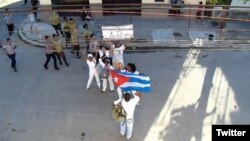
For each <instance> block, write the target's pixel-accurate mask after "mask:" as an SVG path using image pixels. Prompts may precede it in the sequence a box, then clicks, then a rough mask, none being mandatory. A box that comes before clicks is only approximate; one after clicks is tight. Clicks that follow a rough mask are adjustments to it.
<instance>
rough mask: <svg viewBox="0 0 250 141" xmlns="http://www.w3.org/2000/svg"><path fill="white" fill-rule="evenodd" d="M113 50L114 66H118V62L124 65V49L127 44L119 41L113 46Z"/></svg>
mask: <svg viewBox="0 0 250 141" xmlns="http://www.w3.org/2000/svg"><path fill="white" fill-rule="evenodd" d="M111 48H112V49H111V50H112V55H113V57H112V61H113V66H115V67H116V66H117V64H118V63H121V64H122V66H124V61H123V51H124V49H125V48H126V47H125V45H123V44H121V43H119V44H116V45H115V46H114V45H112V46H111Z"/></svg>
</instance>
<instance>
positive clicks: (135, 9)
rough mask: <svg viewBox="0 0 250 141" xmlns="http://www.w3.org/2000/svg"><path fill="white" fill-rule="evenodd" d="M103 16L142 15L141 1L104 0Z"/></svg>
mask: <svg viewBox="0 0 250 141" xmlns="http://www.w3.org/2000/svg"><path fill="white" fill-rule="evenodd" d="M102 4H103V5H102V7H103V15H114V14H126V15H130V14H132V15H141V0H102Z"/></svg>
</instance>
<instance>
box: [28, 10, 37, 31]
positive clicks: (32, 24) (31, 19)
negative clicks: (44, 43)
mask: <svg viewBox="0 0 250 141" xmlns="http://www.w3.org/2000/svg"><path fill="white" fill-rule="evenodd" d="M27 21H28V22H29V23H30V32H31V33H33V31H34V28H35V32H38V28H37V24H36V18H35V15H34V13H33V10H31V11H30V13H29V14H28V17H27Z"/></svg>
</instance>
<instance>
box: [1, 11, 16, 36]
mask: <svg viewBox="0 0 250 141" xmlns="http://www.w3.org/2000/svg"><path fill="white" fill-rule="evenodd" d="M4 22H5V24H6V25H7V29H8V32H9V35H10V36H11V35H12V34H13V33H14V28H15V27H14V24H13V17H12V15H11V14H10V12H9V9H8V8H6V9H5V13H4Z"/></svg>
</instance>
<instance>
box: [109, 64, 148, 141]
mask: <svg viewBox="0 0 250 141" xmlns="http://www.w3.org/2000/svg"><path fill="white" fill-rule="evenodd" d="M127 66H128V68H127V69H126V70H123V71H114V70H109V71H110V74H111V76H112V78H113V81H114V85H115V86H116V87H117V90H118V91H121V93H122V91H123V92H124V94H123V97H122V94H121V95H119V93H118V95H119V99H118V100H116V101H114V104H115V105H117V104H119V103H120V104H121V106H122V107H123V109H124V111H125V112H126V120H125V121H122V122H120V134H121V135H122V136H124V135H125V134H126V138H127V140H129V139H130V138H131V137H132V133H133V125H134V110H135V107H136V105H137V104H138V102H139V101H140V99H141V93H147V92H150V91H151V85H150V78H149V76H147V75H144V74H141V73H139V72H138V71H136V67H135V64H132V63H129V64H128V65H127Z"/></svg>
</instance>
